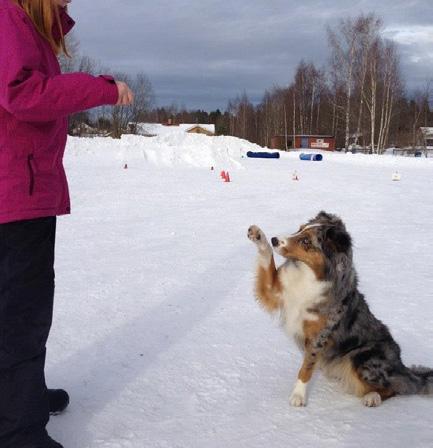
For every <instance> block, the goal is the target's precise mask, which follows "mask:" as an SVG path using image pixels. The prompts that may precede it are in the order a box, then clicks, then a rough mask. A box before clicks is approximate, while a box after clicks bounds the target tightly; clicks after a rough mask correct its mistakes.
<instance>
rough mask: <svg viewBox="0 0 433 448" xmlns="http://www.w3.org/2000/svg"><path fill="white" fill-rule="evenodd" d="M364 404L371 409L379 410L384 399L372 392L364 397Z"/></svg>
mask: <svg viewBox="0 0 433 448" xmlns="http://www.w3.org/2000/svg"><path fill="white" fill-rule="evenodd" d="M362 403H363V405H364V406H367V407H369V408H377V407H378V406H380V405H381V404H382V397H381V396H380V395H379V394H378V393H377V392H370V393H368V394H366V395H364V396H363V397H362Z"/></svg>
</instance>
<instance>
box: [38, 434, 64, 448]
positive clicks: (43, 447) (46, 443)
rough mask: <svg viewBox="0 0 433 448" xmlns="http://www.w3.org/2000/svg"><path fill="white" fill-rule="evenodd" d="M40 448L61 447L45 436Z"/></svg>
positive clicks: (61, 446)
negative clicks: (45, 438)
mask: <svg viewBox="0 0 433 448" xmlns="http://www.w3.org/2000/svg"><path fill="white" fill-rule="evenodd" d="M41 448H63V445H60V443H59V442H56V441H55V440H53V439H52V438H51V437H50V436H47V440H46V441H44V444H43V445H41Z"/></svg>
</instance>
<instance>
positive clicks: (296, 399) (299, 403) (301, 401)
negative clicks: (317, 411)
mask: <svg viewBox="0 0 433 448" xmlns="http://www.w3.org/2000/svg"><path fill="white" fill-rule="evenodd" d="M290 404H291V405H292V406H294V407H295V408H301V407H303V406H307V398H306V397H305V395H302V394H300V393H297V392H293V393H292V395H291V396H290Z"/></svg>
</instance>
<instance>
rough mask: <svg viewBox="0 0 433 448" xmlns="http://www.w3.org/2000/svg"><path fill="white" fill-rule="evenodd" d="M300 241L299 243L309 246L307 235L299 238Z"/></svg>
mask: <svg viewBox="0 0 433 448" xmlns="http://www.w3.org/2000/svg"><path fill="white" fill-rule="evenodd" d="M300 243H301V244H302V245H303V246H304V247H309V246H310V238H308V237H305V238H302V239H301V240H300Z"/></svg>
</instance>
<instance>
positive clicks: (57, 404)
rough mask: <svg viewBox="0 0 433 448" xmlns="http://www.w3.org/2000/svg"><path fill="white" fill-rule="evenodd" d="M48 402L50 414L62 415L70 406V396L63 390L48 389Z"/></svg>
mask: <svg viewBox="0 0 433 448" xmlns="http://www.w3.org/2000/svg"><path fill="white" fill-rule="evenodd" d="M48 401H49V403H50V414H51V415H57V414H61V413H62V412H63V411H64V410H65V409H66V408H67V407H68V404H69V395H68V393H67V392H66V391H65V390H63V389H48Z"/></svg>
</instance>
